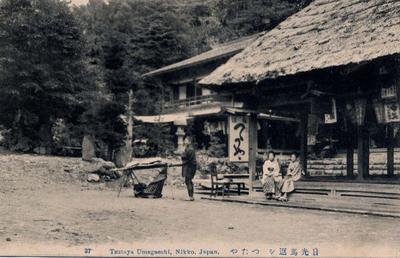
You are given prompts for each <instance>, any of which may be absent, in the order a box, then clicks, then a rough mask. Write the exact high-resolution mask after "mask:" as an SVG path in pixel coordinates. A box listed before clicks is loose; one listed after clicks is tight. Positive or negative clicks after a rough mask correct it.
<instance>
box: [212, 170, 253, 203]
mask: <svg viewBox="0 0 400 258" xmlns="http://www.w3.org/2000/svg"><path fill="white" fill-rule="evenodd" d="M248 177H249V176H248V175H247V174H240V175H238V174H225V175H221V176H220V177H219V175H218V174H217V172H216V171H213V170H212V171H211V193H210V196H217V194H218V190H219V189H221V192H222V196H223V197H224V196H225V190H227V193H228V194H229V193H230V192H231V185H234V186H236V189H237V192H238V195H240V194H241V191H242V190H245V189H246V182H244V181H243V180H241V179H242V178H248ZM237 179H239V180H237Z"/></svg>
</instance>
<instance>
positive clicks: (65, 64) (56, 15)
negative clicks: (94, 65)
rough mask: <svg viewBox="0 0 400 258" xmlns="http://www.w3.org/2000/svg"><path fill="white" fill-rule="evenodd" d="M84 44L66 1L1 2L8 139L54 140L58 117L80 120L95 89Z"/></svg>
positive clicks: (1, 91)
mask: <svg viewBox="0 0 400 258" xmlns="http://www.w3.org/2000/svg"><path fill="white" fill-rule="evenodd" d="M84 47H85V46H84V39H83V35H82V33H81V28H80V25H79V22H78V21H77V20H76V19H75V17H74V15H73V14H72V12H71V10H70V8H69V6H68V2H67V1H55V0H40V1H34V0H3V1H2V2H0V71H1V72H0V104H1V106H2V112H1V116H0V122H1V124H3V125H4V126H6V127H7V128H11V131H10V136H11V139H10V141H9V143H10V145H13V146H16V148H17V149H21V150H25V151H27V150H31V149H33V148H34V147H35V146H38V145H44V146H50V145H51V142H52V139H51V132H50V130H51V124H52V123H53V122H54V121H55V120H56V119H58V118H64V119H67V120H68V121H72V122H76V121H77V119H78V117H79V114H80V113H81V112H82V111H83V107H84V106H85V104H86V100H87V92H89V91H90V90H93V88H92V87H93V85H92V83H91V81H90V80H89V77H88V76H87V73H86V68H85V63H84V62H83V51H84Z"/></svg>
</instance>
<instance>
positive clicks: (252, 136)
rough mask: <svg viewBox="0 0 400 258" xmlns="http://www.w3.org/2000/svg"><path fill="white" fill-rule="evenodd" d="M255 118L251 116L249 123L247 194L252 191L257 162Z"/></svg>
mask: <svg viewBox="0 0 400 258" xmlns="http://www.w3.org/2000/svg"><path fill="white" fill-rule="evenodd" d="M257 148H258V140H257V116H256V115H254V114H252V115H251V116H250V123H249V194H251V192H252V191H253V185H254V181H255V175H256V162H257Z"/></svg>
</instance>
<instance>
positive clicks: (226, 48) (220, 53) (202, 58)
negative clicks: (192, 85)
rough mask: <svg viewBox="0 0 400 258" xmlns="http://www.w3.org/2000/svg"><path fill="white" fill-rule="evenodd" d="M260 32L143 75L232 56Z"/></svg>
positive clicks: (146, 75)
mask: <svg viewBox="0 0 400 258" xmlns="http://www.w3.org/2000/svg"><path fill="white" fill-rule="evenodd" d="M259 36H260V34H254V35H251V36H247V37H244V38H240V39H238V40H235V41H231V42H227V43H225V44H222V45H219V46H216V47H215V48H213V49H211V50H209V51H207V52H204V53H201V54H199V55H196V56H193V57H191V58H188V59H185V60H183V61H180V62H178V63H175V64H171V65H168V66H165V67H162V68H160V69H157V70H154V71H151V72H149V73H146V74H144V75H143V76H144V77H148V76H156V75H161V74H165V73H169V72H173V71H177V70H181V69H184V68H188V67H192V66H196V65H199V64H203V63H207V62H210V61H214V60H218V59H221V58H225V57H227V58H229V57H231V56H234V55H235V54H237V53H239V52H240V51H242V50H243V49H244V48H245V47H247V46H248V45H250V44H251V43H252V42H253V41H254V40H255V39H256V38H258V37H259Z"/></svg>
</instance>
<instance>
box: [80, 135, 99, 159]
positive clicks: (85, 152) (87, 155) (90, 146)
mask: <svg viewBox="0 0 400 258" xmlns="http://www.w3.org/2000/svg"><path fill="white" fill-rule="evenodd" d="M95 157H96V147H95V143H94V138H93V136H90V135H85V136H84V137H83V141H82V159H83V160H85V161H91V160H92V159H93V158H95Z"/></svg>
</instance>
